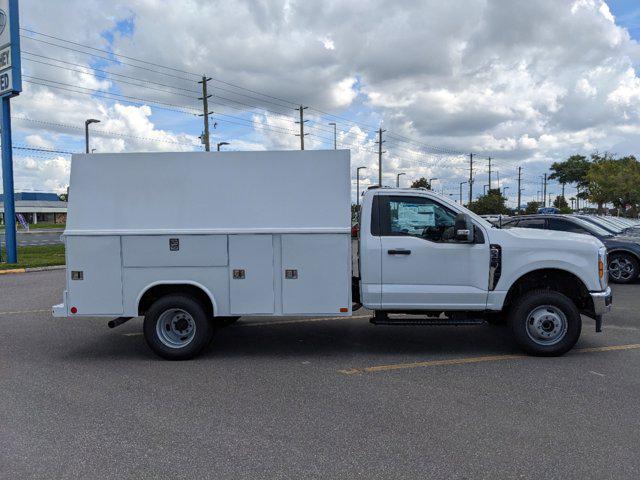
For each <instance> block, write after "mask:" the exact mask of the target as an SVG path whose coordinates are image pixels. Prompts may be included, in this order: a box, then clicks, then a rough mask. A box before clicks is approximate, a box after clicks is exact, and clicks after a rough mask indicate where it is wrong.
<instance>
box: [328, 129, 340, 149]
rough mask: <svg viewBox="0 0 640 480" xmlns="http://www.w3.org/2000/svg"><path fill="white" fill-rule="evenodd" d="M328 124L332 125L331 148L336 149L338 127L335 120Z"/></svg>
mask: <svg viewBox="0 0 640 480" xmlns="http://www.w3.org/2000/svg"><path fill="white" fill-rule="evenodd" d="M329 125H333V149H334V150H337V149H338V127H337V126H336V122H331V123H330V124H329Z"/></svg>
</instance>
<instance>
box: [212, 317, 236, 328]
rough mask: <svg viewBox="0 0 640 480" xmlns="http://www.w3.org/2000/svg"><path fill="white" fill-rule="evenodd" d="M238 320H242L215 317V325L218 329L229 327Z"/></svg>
mask: <svg viewBox="0 0 640 480" xmlns="http://www.w3.org/2000/svg"><path fill="white" fill-rule="evenodd" d="M238 320H240V317H213V324H214V325H215V326H217V327H228V326H229V325H233V324H234V323H236V322H237V321H238Z"/></svg>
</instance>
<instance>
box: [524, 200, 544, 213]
mask: <svg viewBox="0 0 640 480" xmlns="http://www.w3.org/2000/svg"><path fill="white" fill-rule="evenodd" d="M539 208H540V203H539V202H527V208H526V209H525V211H524V213H526V214H531V213H538V209H539Z"/></svg>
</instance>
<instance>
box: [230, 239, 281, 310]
mask: <svg viewBox="0 0 640 480" xmlns="http://www.w3.org/2000/svg"><path fill="white" fill-rule="evenodd" d="M229 285H230V286H229V294H230V303H231V314H232V315H250V314H268V313H273V310H274V288H273V238H272V236H271V235H229Z"/></svg>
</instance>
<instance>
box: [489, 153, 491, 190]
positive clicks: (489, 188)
mask: <svg viewBox="0 0 640 480" xmlns="http://www.w3.org/2000/svg"><path fill="white" fill-rule="evenodd" d="M489 190H491V157H489Z"/></svg>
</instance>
